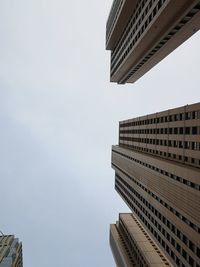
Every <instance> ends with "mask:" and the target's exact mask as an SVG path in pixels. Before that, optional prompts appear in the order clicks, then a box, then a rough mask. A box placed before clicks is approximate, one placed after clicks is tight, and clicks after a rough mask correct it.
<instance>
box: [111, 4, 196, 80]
mask: <svg viewBox="0 0 200 267" xmlns="http://www.w3.org/2000/svg"><path fill="white" fill-rule="evenodd" d="M199 28H200V1H199V0H177V1H175V0H114V1H113V4H112V7H111V11H110V14H109V17H108V20H107V25H106V49H107V50H111V63H110V80H111V82H117V83H119V84H124V83H133V82H135V81H136V80H138V79H139V78H140V77H141V76H143V75H144V74H145V73H146V72H147V71H149V70H150V69H151V68H152V67H153V66H155V65H156V64H157V63H158V62H160V61H161V60H162V59H163V58H165V57H166V56H167V55H168V54H170V53H171V52H172V51H173V50H174V49H176V48H177V47H178V46H179V45H181V44H182V43H183V42H184V41H185V40H187V39H188V38H189V37H190V36H191V35H193V34H194V33H195V32H196V31H198V30H199Z"/></svg>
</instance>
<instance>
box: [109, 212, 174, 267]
mask: <svg viewBox="0 0 200 267" xmlns="http://www.w3.org/2000/svg"><path fill="white" fill-rule="evenodd" d="M110 244H111V248H112V251H113V255H114V256H115V260H116V264H117V266H123V267H132V266H145V267H148V266H151V267H158V266H159V267H169V266H173V265H171V264H170V262H169V260H168V259H167V258H166V257H165V256H164V254H163V253H162V251H161V250H160V249H159V247H158V246H157V245H156V243H155V242H154V241H153V239H152V238H151V237H150V236H149V234H148V233H147V231H145V229H144V227H143V226H142V225H141V223H140V222H139V221H138V220H137V219H136V217H135V216H134V215H133V214H128V213H127V214H120V215H119V221H117V223H116V224H112V225H111V226H110Z"/></svg>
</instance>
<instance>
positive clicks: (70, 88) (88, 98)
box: [0, 0, 200, 267]
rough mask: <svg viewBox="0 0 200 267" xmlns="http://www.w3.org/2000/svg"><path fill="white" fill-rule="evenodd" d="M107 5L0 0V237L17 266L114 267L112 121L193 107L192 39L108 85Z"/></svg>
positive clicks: (195, 68) (197, 86)
mask: <svg viewBox="0 0 200 267" xmlns="http://www.w3.org/2000/svg"><path fill="white" fill-rule="evenodd" d="M111 3H112V1H111V0H100V1H99V0H86V1H75V0H74V1H69V0H56V1H55V0H18V1H16V0H2V1H0V36H1V38H0V40H1V41H0V124H1V128H0V164H1V167H0V189H1V191H0V192H1V193H0V230H1V231H3V232H4V234H12V233H13V234H15V235H16V236H17V237H19V238H20V240H22V242H23V254H24V266H25V267H36V266H37V267H55V266H56V267H57V266H60V267H61V266H62V267H64V266H67V267H94V266H95V267H114V266H115V264H114V261H113V258H112V255H111V252H110V248H109V242H108V240H109V224H110V223H113V222H115V221H116V220H117V218H118V213H119V212H126V211H128V208H127V207H126V205H125V204H124V203H123V200H122V199H121V198H120V197H119V196H118V194H117V193H116V192H115V191H114V172H113V170H112V169H111V167H110V165H111V164H110V159H111V145H112V144H117V141H118V140H117V137H118V121H119V120H122V119H129V118H133V117H136V116H140V115H145V114H149V113H153V112H157V111H161V110H165V109H169V108H173V107H177V106H181V105H185V104H191V103H195V102H199V100H200V74H199V64H200V53H199V47H200V33H197V34H196V35H195V36H193V37H192V38H191V39H189V40H188V41H187V42H185V43H184V44H183V45H182V46H181V47H180V48H178V49H177V50H176V51H175V52H173V53H172V54H171V55H170V56H168V57H167V58H166V59H165V60H163V61H162V62H161V63H160V64H159V65H157V66H156V67H154V68H153V69H152V70H151V71H150V72H148V73H147V74H146V75H145V76H144V77H143V78H142V79H140V80H139V81H138V82H137V83H135V84H129V85H121V86H120V85H117V84H110V83H109V60H110V53H109V51H105V24H106V20H107V16H108V13H109V9H110V6H111Z"/></svg>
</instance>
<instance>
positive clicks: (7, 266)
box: [0, 235, 23, 267]
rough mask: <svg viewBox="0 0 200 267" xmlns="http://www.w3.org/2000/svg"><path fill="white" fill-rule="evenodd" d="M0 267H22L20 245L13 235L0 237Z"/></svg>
mask: <svg viewBox="0 0 200 267" xmlns="http://www.w3.org/2000/svg"><path fill="white" fill-rule="evenodd" d="M0 267H23V259H22V243H21V242H19V240H18V238H15V236H14V235H2V236H0Z"/></svg>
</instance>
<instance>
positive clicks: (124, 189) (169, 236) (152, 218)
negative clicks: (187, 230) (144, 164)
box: [116, 180, 200, 267]
mask: <svg viewBox="0 0 200 267" xmlns="http://www.w3.org/2000/svg"><path fill="white" fill-rule="evenodd" d="M122 181H123V180H122ZM123 184H124V185H123ZM123 184H121V182H119V181H116V189H118V191H119V190H120V191H121V193H123V197H124V198H125V199H126V201H127V198H128V197H129V199H130V200H131V201H129V203H131V208H133V206H135V208H136V207H137V208H138V209H139V211H138V213H139V214H141V212H142V214H141V216H142V217H143V218H144V216H145V217H146V218H147V224H146V225H147V226H148V228H150V224H151V222H152V224H153V226H155V227H156V230H158V231H159V232H160V234H161V235H162V236H163V237H164V238H165V240H166V241H168V242H169V243H170V244H171V245H172V246H173V247H174V248H175V250H176V252H178V253H179V254H180V255H181V256H182V257H183V258H184V259H185V260H186V261H187V262H188V263H189V265H190V266H191V267H197V266H198V267H200V265H198V262H199V261H196V260H195V258H194V256H192V254H190V253H188V252H187V251H185V249H184V248H183V247H182V246H181V245H180V244H179V243H178V242H177V241H176V240H175V239H174V238H173V234H174V235H176V236H177V237H178V238H179V239H180V241H182V242H183V243H184V244H185V245H186V246H187V247H188V248H189V249H190V250H191V251H192V252H193V253H194V254H195V255H196V256H197V257H199V258H200V249H199V248H198V247H197V246H196V245H195V244H194V243H193V242H192V241H190V240H188V238H187V237H186V236H185V235H184V234H183V233H181V232H180V231H179V230H178V229H177V228H176V226H175V225H173V224H172V223H171V222H170V221H169V220H167V218H165V217H164V216H163V215H162V214H160V212H158V211H157V210H156V209H155V208H154V207H153V206H152V205H151V204H150V203H148V202H147V201H146V200H145V199H144V198H143V197H142V196H141V195H140V194H139V193H137V192H136V191H135V190H134V189H133V188H131V187H130V186H129V185H128V184H127V183H126V182H125V181H123ZM129 190H130V191H131V192H132V193H133V194H135V196H136V197H137V198H138V200H137V199H136V198H134V197H133V195H132V194H131V193H130V192H129ZM129 203H128V204H129ZM144 206H146V207H147V209H146V208H144ZM148 210H149V211H148ZM134 211H135V210H134ZM151 213H153V215H151ZM136 214H137V213H136ZM137 215H138V214H137ZM156 217H157V218H158V219H159V221H160V222H161V224H160V223H158V221H157V219H156ZM149 222H150V223H149ZM162 224H164V225H165V227H163V226H162ZM167 228H168V229H169V230H170V233H169V232H168V230H166V229H167ZM154 236H155V237H156V239H157V240H158V241H159V243H161V244H162V242H161V241H163V244H162V246H163V245H164V247H165V250H166V251H167V248H166V244H167V242H166V241H164V240H163V239H162V238H161V236H160V235H159V234H158V232H157V231H155V230H154ZM168 249H169V247H168ZM167 252H168V251H167ZM170 254H171V253H170ZM173 255H174V256H172V255H170V256H171V257H172V259H173V260H174V259H176V258H177V256H176V255H175V253H174V251H173ZM178 262H179V263H178V266H184V264H183V262H181V260H180V259H179V261H178ZM182 264H183V265H182Z"/></svg>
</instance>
